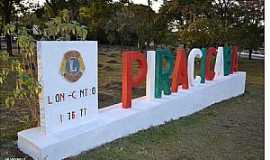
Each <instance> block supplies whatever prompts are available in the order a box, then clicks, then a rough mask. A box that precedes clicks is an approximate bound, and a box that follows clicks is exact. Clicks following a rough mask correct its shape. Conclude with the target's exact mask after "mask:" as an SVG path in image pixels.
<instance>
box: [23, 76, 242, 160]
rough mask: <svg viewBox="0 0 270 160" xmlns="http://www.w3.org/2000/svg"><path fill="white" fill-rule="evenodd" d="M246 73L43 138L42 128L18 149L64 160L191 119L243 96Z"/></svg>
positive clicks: (103, 113) (114, 110) (112, 111)
mask: <svg viewBox="0 0 270 160" xmlns="http://www.w3.org/2000/svg"><path fill="white" fill-rule="evenodd" d="M245 81H246V73H245V72H237V73H234V74H231V75H228V76H225V77H221V78H219V79H217V80H213V81H207V82H206V83H205V84H196V85H195V86H196V87H191V88H190V89H189V90H182V89H180V90H179V92H178V93H173V94H172V95H169V96H162V98H161V99H153V100H147V97H141V98H138V99H135V100H133V101H132V103H133V104H132V108H131V109H122V108H121V104H120V103H119V104H115V105H112V106H109V107H107V108H104V109H100V110H99V113H98V115H97V116H96V117H95V118H93V119H91V120H89V121H88V122H86V123H84V124H82V125H81V126H78V127H76V128H72V129H67V130H64V131H61V132H57V133H52V134H48V135H45V134H42V132H41V131H40V128H39V127H37V128H32V129H28V130H24V131H21V132H19V133H18V148H19V149H20V150H21V151H23V152H24V153H27V154H28V155H30V156H31V157H33V158H34V159H42V160H43V159H48V160H55V159H63V158H66V157H69V156H74V155H77V154H79V153H81V152H82V151H86V150H89V149H92V148H95V147H97V146H100V145H102V144H105V143H108V142H111V141H113V140H115V139H118V138H121V137H124V136H127V135H129V134H132V133H135V132H138V131H139V130H143V129H147V128H150V127H151V126H156V125H160V124H164V123H165V122H167V121H170V120H172V119H178V118H180V117H184V116H188V115H190V114H192V113H195V112H197V111H200V110H202V109H204V108H206V107H208V106H210V105H212V104H214V103H217V102H220V101H223V100H226V99H229V98H232V97H235V96H238V95H241V94H243V93H244V91H245Z"/></svg>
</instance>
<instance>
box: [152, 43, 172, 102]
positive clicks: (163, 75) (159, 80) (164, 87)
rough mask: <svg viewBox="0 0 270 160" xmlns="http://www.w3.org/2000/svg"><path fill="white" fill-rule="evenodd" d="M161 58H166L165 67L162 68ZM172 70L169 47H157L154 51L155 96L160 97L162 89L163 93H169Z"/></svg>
mask: <svg viewBox="0 0 270 160" xmlns="http://www.w3.org/2000/svg"><path fill="white" fill-rule="evenodd" d="M163 59H165V60H166V62H167V64H166V66H167V67H166V68H165V69H163ZM172 70H173V56H172V54H171V52H170V51H169V49H167V48H165V49H163V50H161V49H157V51H156V75H155V77H156V78H155V83H156V84H155V97H156V98H161V95H162V91H163V92H164V94H165V95H170V94H171V87H170V76H171V74H172Z"/></svg>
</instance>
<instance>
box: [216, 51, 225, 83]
mask: <svg viewBox="0 0 270 160" xmlns="http://www.w3.org/2000/svg"><path fill="white" fill-rule="evenodd" d="M223 53H224V52H223V47H218V52H217V57H216V64H215V69H214V71H215V79H217V78H220V77H223V76H224V58H223Z"/></svg>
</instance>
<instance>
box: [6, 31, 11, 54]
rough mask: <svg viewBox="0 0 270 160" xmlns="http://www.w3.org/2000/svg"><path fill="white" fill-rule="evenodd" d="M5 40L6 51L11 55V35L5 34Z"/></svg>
mask: <svg viewBox="0 0 270 160" xmlns="http://www.w3.org/2000/svg"><path fill="white" fill-rule="evenodd" d="M6 42H7V52H8V53H9V55H10V56H13V54H12V37H11V35H8V34H7V35H6Z"/></svg>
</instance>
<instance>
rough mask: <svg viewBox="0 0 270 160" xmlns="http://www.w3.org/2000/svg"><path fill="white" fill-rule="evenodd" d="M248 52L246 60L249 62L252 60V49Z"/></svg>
mask: <svg viewBox="0 0 270 160" xmlns="http://www.w3.org/2000/svg"><path fill="white" fill-rule="evenodd" d="M248 51H249V53H248V59H249V60H251V59H252V49H249V50H248Z"/></svg>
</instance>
